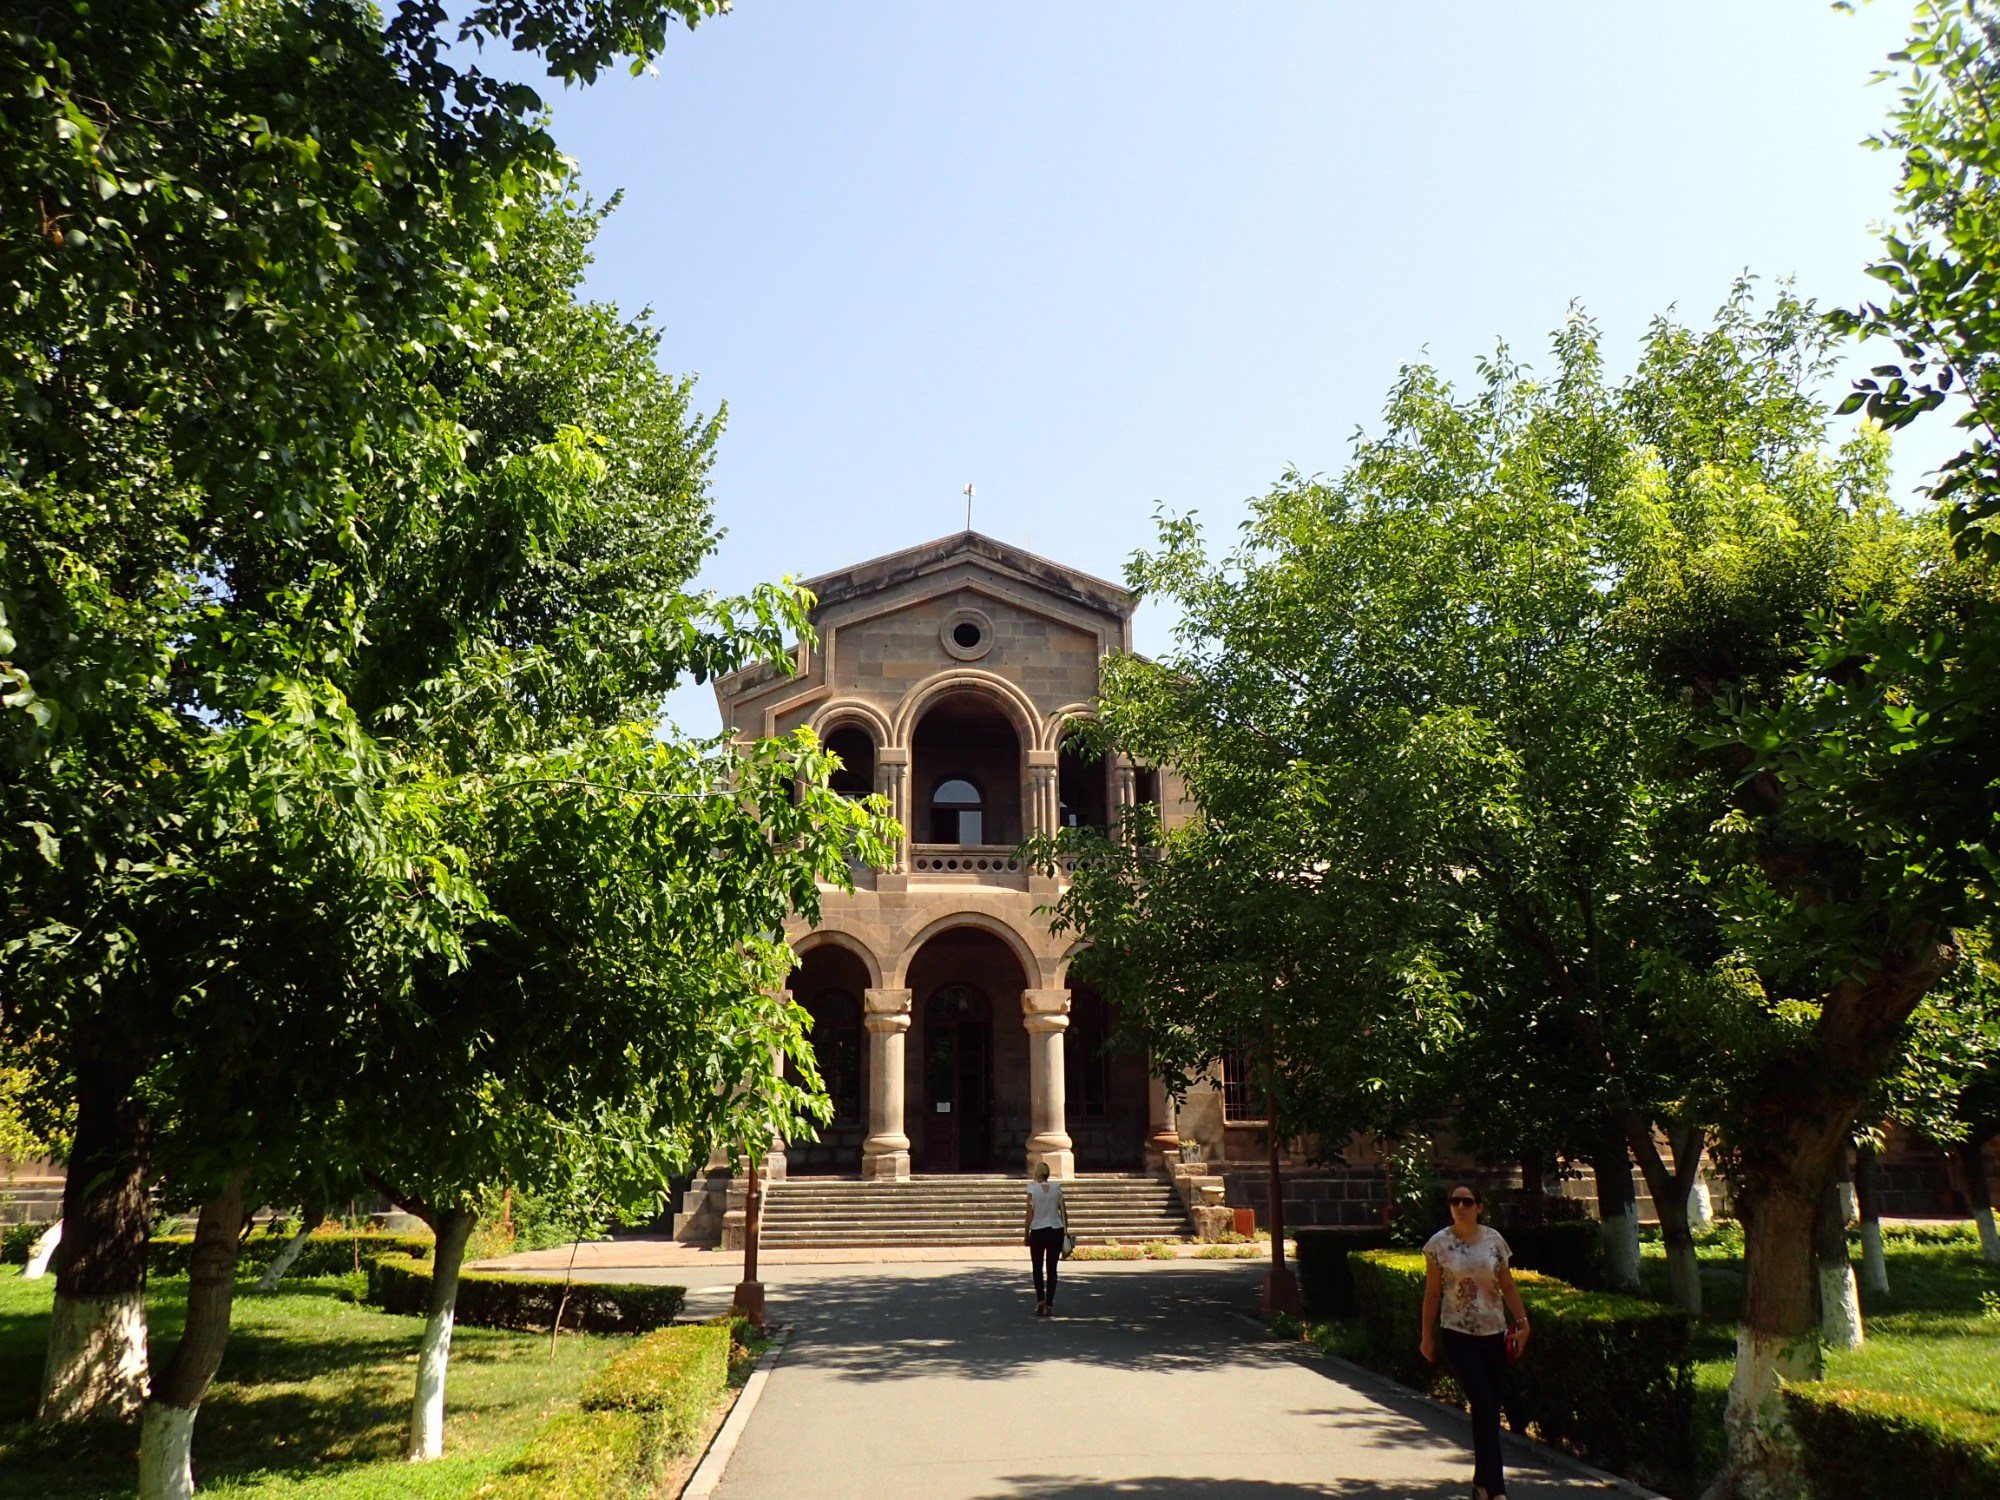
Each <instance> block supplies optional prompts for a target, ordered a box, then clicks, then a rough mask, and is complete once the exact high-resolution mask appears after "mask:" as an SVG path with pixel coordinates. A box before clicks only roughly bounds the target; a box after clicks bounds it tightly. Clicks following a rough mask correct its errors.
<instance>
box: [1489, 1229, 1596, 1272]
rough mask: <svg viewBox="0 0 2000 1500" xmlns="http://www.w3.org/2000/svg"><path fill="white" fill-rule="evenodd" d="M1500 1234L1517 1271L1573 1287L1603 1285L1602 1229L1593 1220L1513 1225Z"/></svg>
mask: <svg viewBox="0 0 2000 1500" xmlns="http://www.w3.org/2000/svg"><path fill="white" fill-rule="evenodd" d="M1500 1233H1501V1237H1502V1238H1504V1239H1505V1240H1506V1241H1507V1248H1508V1249H1510V1250H1512V1251H1513V1252H1514V1269H1515V1270H1517V1271H1539V1272H1540V1273H1541V1274H1542V1275H1544V1276H1553V1277H1554V1278H1555V1279H1556V1280H1557V1281H1566V1282H1568V1283H1569V1284H1570V1285H1571V1286H1576V1287H1599V1286H1602V1285H1603V1284H1604V1226H1603V1225H1601V1224H1599V1223H1598V1222H1597V1220H1595V1219H1566V1220H1562V1221H1560V1222H1558V1223H1554V1224H1516V1225H1515V1226H1514V1227H1513V1228H1512V1229H1503V1230H1501V1231H1500Z"/></svg>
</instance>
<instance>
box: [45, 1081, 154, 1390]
mask: <svg viewBox="0 0 2000 1500" xmlns="http://www.w3.org/2000/svg"><path fill="white" fill-rule="evenodd" d="M79 1051H80V1053H81V1054H82V1055H81V1056H80V1059H79V1061H78V1063H77V1068H76V1136H75V1140H74V1143H73V1144H72V1146H71V1148H70V1154H69V1170H68V1175H67V1176H66V1177H65V1179H64V1181H63V1211H62V1222H63V1235H62V1243H61V1244H59V1245H57V1246H56V1253H55V1270H56V1295H55V1307H54V1309H53V1311H52V1314H51V1316H50V1318H49V1342H48V1354H47V1358H46V1360H45V1362H44V1364H43V1366H42V1393H41V1404H40V1408H39V1410H38V1412H37V1414H36V1420H37V1421H38V1422H40V1423H41V1424H42V1425H43V1426H44V1427H50V1426H55V1425H57V1424H59V1423H69V1422H84V1421H90V1420H93V1419H95V1418H99V1417H118V1418H124V1417H129V1416H131V1415H132V1414H133V1413H134V1412H136V1411H138V1409H139V1408H140V1406H141V1405H142V1404H143V1403H144V1402H145V1399H146V1238H147V1235H148V1233H149V1231H150V1229H151V1227H152V1210H151V1208H150V1207H149V1206H148V1204H147V1202H146V1181H145V1179H146V1154H147V1146H148V1133H147V1123H146V1114H145V1110H144V1109H143V1108H142V1107H141V1105H140V1104H139V1102H138V1100H137V1099H136V1098H135V1097H134V1093H135V1090H136V1087H137V1082H138V1076H137V1073H136V1072H135V1071H134V1070H133V1069H131V1068H129V1067H122V1066H117V1065H115V1064H107V1063H105V1062H103V1061H101V1060H100V1059H98V1058H95V1057H92V1056H90V1055H89V1053H88V1051H87V1050H84V1049H82V1048H80V1049H79Z"/></svg>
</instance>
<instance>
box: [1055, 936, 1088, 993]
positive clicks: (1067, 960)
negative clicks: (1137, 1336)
mask: <svg viewBox="0 0 2000 1500" xmlns="http://www.w3.org/2000/svg"><path fill="white" fill-rule="evenodd" d="M1089 946H1090V939H1089V938H1078V939H1077V940H1076V941H1075V942H1073V943H1071V944H1070V945H1069V946H1068V947H1067V948H1065V949H1063V954H1062V957H1061V958H1059V959H1057V960H1056V974H1055V984H1054V985H1053V986H1051V988H1053V989H1058V990H1061V989H1067V988H1069V966H1070V965H1071V964H1073V963H1075V962H1076V956H1077V954H1079V953H1081V952H1083V950H1084V949H1086V948H1088V947H1089Z"/></svg>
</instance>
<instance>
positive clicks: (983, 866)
mask: <svg viewBox="0 0 2000 1500" xmlns="http://www.w3.org/2000/svg"><path fill="white" fill-rule="evenodd" d="M1021 868H1022V866H1021V861H1020V859H1019V858H1017V857H1016V855H1015V853H1014V848H1013V846H1012V845H1011V844H912V845H911V846H910V873H911V874H912V875H986V876H995V875H1000V876H1007V875H1019V874H1020V873H1021Z"/></svg>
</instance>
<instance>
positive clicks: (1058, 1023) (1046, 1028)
mask: <svg viewBox="0 0 2000 1500" xmlns="http://www.w3.org/2000/svg"><path fill="white" fill-rule="evenodd" d="M1021 1024H1022V1026H1024V1027H1026V1028H1027V1031H1028V1034H1029V1035H1030V1036H1047V1035H1048V1034H1049V1033H1050V1032H1052V1031H1068V1030H1069V1017H1068V1016H1040V1015H1035V1016H1023V1017H1022V1018H1021Z"/></svg>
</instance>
